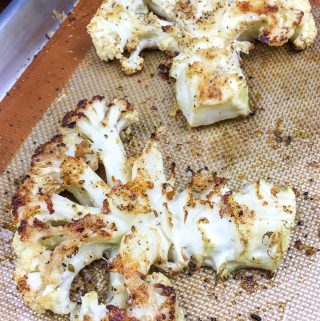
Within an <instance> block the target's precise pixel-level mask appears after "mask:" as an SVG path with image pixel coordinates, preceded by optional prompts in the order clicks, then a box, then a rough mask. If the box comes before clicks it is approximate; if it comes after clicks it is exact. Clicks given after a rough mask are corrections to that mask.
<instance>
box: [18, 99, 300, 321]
mask: <svg viewBox="0 0 320 321" xmlns="http://www.w3.org/2000/svg"><path fill="white" fill-rule="evenodd" d="M136 120H137V114H136V112H135V111H134V110H133V109H132V107H131V105H130V104H129V103H128V102H127V101H125V100H123V99H115V100H114V101H113V102H112V103H111V104H110V105H108V106H106V103H105V100H104V98H103V97H100V96H99V97H94V98H93V99H92V100H90V101H87V100H84V101H81V102H80V103H79V104H78V106H77V108H76V109H75V111H73V112H69V113H68V114H67V115H66V116H65V117H64V119H63V122H62V124H63V127H62V134H60V135H58V136H56V137H54V138H53V139H52V140H51V141H50V142H48V143H46V144H44V145H42V146H40V147H39V148H38V149H37V150H36V153H35V154H34V156H33V158H32V163H31V169H30V172H29V175H28V177H27V178H26V179H25V181H24V182H23V183H22V185H21V186H20V187H19V189H18V191H17V193H16V195H15V196H14V198H13V202H12V203H13V219H14V222H15V224H16V225H17V232H16V234H15V237H14V240H13V247H14V249H15V251H16V254H17V256H18V262H17V267H16V271H15V281H16V283H17V286H18V289H19V290H20V292H21V293H22V295H23V297H24V299H25V301H26V303H27V304H28V305H30V306H31V307H32V308H34V309H35V310H37V311H39V312H44V311H46V310H51V311H53V312H55V313H58V314H70V317H71V320H74V321H88V320H93V321H105V320H118V321H137V320H141V321H156V320H170V321H174V320H176V321H180V320H183V319H184V317H183V313H182V311H181V309H180V308H179V306H178V301H177V299H176V295H175V292H174V290H173V288H172V286H171V283H170V281H169V280H168V278H167V277H166V276H164V275H163V274H161V273H150V269H151V267H152V266H156V267H157V268H159V269H161V270H163V271H166V272H169V273H170V272H180V271H183V269H184V268H186V267H187V266H188V265H189V264H190V263H191V262H192V263H193V264H195V265H196V266H197V267H200V266H203V265H204V266H210V267H212V268H213V269H215V270H216V271H217V272H218V273H219V275H221V276H222V277H223V276H227V275H228V274H229V273H230V272H232V271H233V270H236V269H239V268H246V267H255V268H262V269H267V270H271V271H274V270H275V269H277V268H278V266H279V265H280V263H281V261H282V259H283V256H284V254H285V252H286V250H287V248H288V243H289V236H290V231H291V228H292V225H293V222H294V218H295V211H296V205H295V195H294V193H293V191H292V189H291V188H289V187H286V188H279V187H277V186H274V185H271V184H270V183H267V182H265V181H263V180H261V181H260V182H257V183H255V184H250V185H248V186H246V187H244V188H243V189H241V190H240V191H231V190H230V189H229V188H228V187H227V186H226V181H225V180H224V179H221V178H219V177H217V176H216V175H215V174H212V173H211V174H210V173H208V172H199V173H197V174H196V175H194V176H193V178H192V181H191V183H190V185H189V187H188V189H186V190H185V191H183V192H180V193H178V192H177V188H176V186H175V183H174V178H171V179H170V180H167V179H166V176H165V173H164V166H163V160H162V156H161V153H160V151H159V150H158V148H157V142H156V140H157V138H156V136H154V135H153V136H152V137H153V138H152V139H151V140H150V142H149V143H148V145H147V146H146V148H145V149H144V151H143V153H142V155H141V156H140V157H138V158H137V159H136V160H135V162H134V164H133V166H131V165H129V162H128V161H127V159H126V155H125V151H124V147H123V144H122V142H121V139H120V132H121V131H122V130H124V129H125V128H126V127H127V126H129V125H130V124H131V123H133V122H134V121H136ZM99 164H102V165H103V166H104V168H105V172H106V175H105V176H106V181H104V180H103V179H102V178H101V177H100V176H99V175H98V174H97V173H96V170H97V168H98V165H99ZM65 191H68V192H69V193H71V194H72V195H73V197H72V200H71V199H68V198H66V197H65V196H63V195H64V194H63V192H65ZM99 259H105V260H108V268H107V271H106V273H108V274H109V285H108V289H106V292H105V293H106V294H105V295H106V297H105V298H104V299H105V301H106V302H107V304H106V305H103V304H101V303H99V301H98V296H97V293H96V292H90V293H87V294H85V295H84V296H82V297H81V300H80V302H78V303H76V302H73V301H71V299H70V295H69V291H70V287H71V284H72V282H73V280H74V279H75V277H76V276H77V274H78V273H79V271H80V270H81V269H83V268H84V267H85V266H87V265H89V264H90V263H91V262H93V261H95V260H99Z"/></svg>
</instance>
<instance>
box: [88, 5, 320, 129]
mask: <svg viewBox="0 0 320 321" xmlns="http://www.w3.org/2000/svg"><path fill="white" fill-rule="evenodd" d="M88 32H89V34H90V35H91V38H92V41H93V44H94V46H95V48H96V51H97V54H98V56H99V57H100V58H101V59H103V60H106V61H107V60H110V59H115V58H117V59H120V62H121V65H122V69H123V71H124V72H125V73H126V74H132V73H135V72H137V71H140V70H141V69H142V67H143V58H142V57H140V56H139V54H140V52H141V51H142V50H143V49H145V48H159V49H160V50H164V51H171V52H174V53H176V54H177V56H176V57H175V58H174V59H173V64H172V68H171V71H170V76H171V77H173V78H175V79H176V99H177V103H178V107H179V108H180V109H181V110H182V112H183V114H184V115H185V117H186V119H187V121H188V123H189V124H190V125H191V126H200V125H208V124H212V123H215V122H218V121H220V120H224V119H230V118H235V117H238V116H241V115H242V116H245V115H248V114H249V113H250V112H251V110H250V107H249V103H248V88H247V83H246V80H245V77H244V75H243V72H242V70H241V68H240V60H241V59H240V53H241V52H243V53H249V50H250V49H252V48H253V45H252V44H251V41H253V40H254V39H259V40H260V41H262V42H264V43H266V44H268V45H270V46H281V45H283V44H284V43H286V42H288V41H291V42H292V43H293V45H294V46H295V47H296V48H297V49H304V48H306V47H308V46H310V45H311V44H312V42H313V40H314V39H315V36H316V33H317V30H316V26H315V21H314V19H313V17H312V14H311V7H310V4H309V1H308V0H254V1H253V0H251V1H244V0H235V1H230V0H222V1H221V0H219V1H217V0H210V1H203V0H199V1H189V0H145V1H142V0H105V1H104V2H103V4H102V6H101V7H100V9H99V10H98V11H97V13H96V15H95V16H94V17H93V19H92V21H91V23H90V24H89V26H88ZM126 51H127V53H126Z"/></svg>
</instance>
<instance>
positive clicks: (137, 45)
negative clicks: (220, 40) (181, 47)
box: [88, 0, 176, 74]
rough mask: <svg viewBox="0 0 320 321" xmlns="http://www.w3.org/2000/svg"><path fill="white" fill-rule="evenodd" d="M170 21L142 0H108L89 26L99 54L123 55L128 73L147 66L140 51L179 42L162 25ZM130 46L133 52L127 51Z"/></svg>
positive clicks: (106, 57) (122, 63)
mask: <svg viewBox="0 0 320 321" xmlns="http://www.w3.org/2000/svg"><path fill="white" fill-rule="evenodd" d="M166 25H169V23H168V22H166V21H162V20H160V19H159V18H158V17H157V16H155V15H154V14H153V13H152V12H149V11H148V9H147V7H146V6H145V4H144V2H143V1H141V0H124V1H115V0H112V1H105V2H104V3H103V4H102V6H101V7H100V8H99V10H98V11H97V13H96V15H95V16H94V18H93V19H92V20H91V22H90V24H89V26H88V32H89V34H90V35H91V37H92V40H93V43H94V45H95V47H96V49H97V53H98V55H99V57H100V58H101V59H103V60H105V61H108V60H112V59H115V58H117V59H120V62H121V65H122V69H123V71H124V73H126V74H133V73H135V72H137V71H140V70H141V69H142V68H143V58H142V57H140V56H139V54H140V52H141V51H142V50H144V49H146V48H158V47H161V43H162V42H163V43H164V44H165V47H168V46H171V47H172V50H175V49H176V44H175V42H174V41H173V39H172V38H171V37H170V35H168V34H166V33H165V32H163V30H162V27H163V26H166ZM125 50H127V51H128V52H129V53H130V55H129V57H128V58H127V57H126V56H125V55H124V52H125Z"/></svg>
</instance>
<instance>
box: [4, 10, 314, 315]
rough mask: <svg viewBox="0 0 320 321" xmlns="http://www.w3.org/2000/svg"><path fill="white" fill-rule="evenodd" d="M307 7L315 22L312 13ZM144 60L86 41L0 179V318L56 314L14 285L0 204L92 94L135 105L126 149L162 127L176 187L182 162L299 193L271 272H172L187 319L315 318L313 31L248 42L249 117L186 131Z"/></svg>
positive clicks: (183, 172) (170, 95)
mask: <svg viewBox="0 0 320 321" xmlns="http://www.w3.org/2000/svg"><path fill="white" fill-rule="evenodd" d="M314 14H315V17H316V20H317V23H318V28H319V22H320V10H319V9H316V10H314ZM144 57H145V69H144V71H143V72H141V73H139V74H137V75H134V76H131V77H128V76H124V75H123V74H122V72H121V70H120V68H119V65H118V63H117V62H111V63H107V64H106V63H104V62H102V61H100V60H99V58H98V57H97V55H96V54H95V52H94V49H93V48H92V49H91V50H90V51H89V52H88V53H87V55H86V56H85V58H84V59H83V61H82V62H81V64H80V65H79V67H78V68H77V69H76V71H75V72H74V74H73V75H72V77H71V78H70V80H69V81H68V83H67V85H66V86H65V87H64V88H63V90H62V91H61V92H60V94H59V95H58V96H57V98H56V99H55V101H54V102H53V104H52V105H51V106H50V107H49V109H48V110H47V112H45V114H44V116H43V117H42V119H41V120H40V121H39V122H38V123H37V125H36V126H35V127H34V129H33V130H32V133H31V134H30V135H29V136H28V138H27V139H26V140H25V141H24V143H23V145H22V146H21V148H20V149H19V151H18V152H17V154H16V155H15V157H14V159H13V160H12V162H11V163H10V164H9V166H8V168H7V169H6V172H5V173H4V174H3V175H2V176H1V177H0V198H1V202H0V204H1V226H2V228H1V230H0V302H1V304H0V320H4V321H6V320H21V321H22V320H28V321H29V320H30V321H31V320H32V321H33V320H61V319H63V318H62V317H58V316H55V315H52V314H50V313H48V314H46V315H41V316H39V315H37V314H36V313H34V312H32V311H31V310H30V309H29V308H28V307H27V306H25V305H24V304H23V302H22V300H21V298H20V296H19V294H18V292H17V290H16V288H15V285H14V283H13V281H12V272H13V270H14V264H15V262H14V260H15V257H14V254H13V252H12V249H11V246H10V242H11V237H12V231H10V229H11V226H10V208H9V206H8V203H9V202H10V198H11V196H12V193H13V192H14V190H15V184H16V180H17V179H18V178H19V177H20V175H23V174H25V173H27V170H28V166H29V160H30V157H31V155H32V153H33V151H34V149H35V147H36V146H37V145H38V144H40V143H43V142H45V141H47V140H48V139H50V138H51V136H52V135H54V134H56V132H57V129H58V126H59V120H60V119H61V118H62V117H63V115H64V114H65V112H66V111H68V110H70V109H73V108H74V106H75V104H76V103H77V101H78V100H80V99H82V98H89V97H92V96H94V95H97V94H100V95H105V96H106V97H108V99H112V98H113V97H114V96H128V99H129V100H130V102H131V103H132V104H133V105H134V107H135V108H136V109H137V111H138V112H139V115H140V123H139V124H138V125H135V126H134V127H133V138H132V139H131V141H130V142H128V143H126V148H127V151H128V154H129V155H137V154H139V153H140V152H141V150H142V149H143V147H144V146H145V144H146V142H147V140H148V137H149V136H150V134H151V133H152V132H153V131H154V128H156V127H159V126H160V125H165V126H166V128H167V135H166V136H165V137H164V138H163V140H162V141H161V149H162V152H163V154H164V157H165V159H166V163H167V165H169V164H170V162H172V161H174V162H175V163H176V165H177V183H178V185H179V186H180V187H184V186H185V185H186V183H187V181H188V179H189V176H190V168H191V169H193V170H197V169H199V168H201V167H204V166H208V167H209V169H211V170H214V171H217V172H218V173H219V174H220V175H223V176H225V177H227V178H229V180H230V185H231V186H233V187H238V186H241V185H243V184H244V183H245V182H248V181H253V180H257V179H259V178H268V179H270V180H271V181H272V182H275V183H278V184H290V185H292V186H293V187H294V188H295V189H296V190H297V191H298V193H299V197H298V213H299V220H298V221H299V222H297V224H296V228H295V231H294V235H293V240H292V242H291V246H290V249H289V251H288V255H287V257H286V259H285V261H284V262H283V264H282V266H281V268H280V270H279V271H278V272H277V273H276V274H275V275H274V276H270V275H267V274H266V273H262V272H260V271H245V272H241V273H236V274H233V275H232V276H231V277H230V279H228V280H227V281H218V282H216V275H215V273H214V272H213V271H212V270H210V269H201V270H200V271H198V272H194V273H186V274H182V275H178V276H174V277H172V280H173V281H174V286H175V288H176V290H177V292H178V295H179V301H180V304H181V306H182V307H183V308H184V311H185V313H186V315H187V319H188V320H199V319H201V320H219V321H221V320H223V321H235V320H237V321H241V320H250V315H251V314H256V315H259V316H260V317H261V319H262V320H268V321H269V320H270V321H280V320H288V321H289V320H291V321H297V320H299V321H300V320H310V321H318V320H320V317H319V310H320V262H319V253H318V254H313V255H307V254H310V253H309V252H308V251H306V247H305V245H307V246H312V247H314V248H316V249H317V248H319V247H320V243H319V241H320V238H319V227H320V221H319V218H320V215H319V204H320V201H319V200H320V188H319V187H320V180H319V179H320V159H319V155H320V144H319V143H320V135H319V134H320V129H319V123H320V113H319V108H320V79H319V75H320V39H319V37H318V38H317V41H316V43H315V44H314V46H313V47H312V48H310V49H307V50H306V51H303V52H296V51H294V50H293V49H292V48H291V47H290V45H286V46H284V47H281V48H269V47H267V46H264V45H261V44H257V45H256V49H255V50H253V51H251V53H250V55H249V56H246V57H243V58H244V59H243V62H244V70H245V73H246V76H247V79H248V82H249V86H250V101H251V106H253V107H254V109H255V110H256V112H255V113H254V115H252V116H250V117H248V118H245V119H236V120H230V121H225V122H222V123H219V124H215V125H212V126H207V127H203V128H196V129H190V128H188V125H187V123H186V121H185V119H184V118H183V116H182V115H181V114H180V113H178V114H177V116H176V117H172V116H169V113H170V111H171V109H172V108H173V106H174V86H173V85H174V82H173V81H171V80H169V81H168V80H164V79H162V77H160V76H159V74H158V66H159V64H160V63H162V62H164V61H165V59H166V57H165V55H164V54H162V53H160V52H156V51H154V52H145V54H144ZM35 90H37V89H36V88H35ZM26 98H27V97H26ZM297 241H298V242H297ZM299 242H300V243H302V244H303V246H298V245H299V244H300V243H299ZM311 252H312V251H311ZM311 254H312V253H311Z"/></svg>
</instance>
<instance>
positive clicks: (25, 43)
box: [0, 0, 76, 100]
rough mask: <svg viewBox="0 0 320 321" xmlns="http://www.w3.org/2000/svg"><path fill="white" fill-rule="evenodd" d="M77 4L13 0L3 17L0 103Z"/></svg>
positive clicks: (71, 0) (0, 22)
mask: <svg viewBox="0 0 320 321" xmlns="http://www.w3.org/2000/svg"><path fill="white" fill-rule="evenodd" d="M75 3H76V0H50V1H47V0H13V1H12V2H11V3H10V4H9V5H8V6H7V7H6V9H5V10H4V11H3V12H2V13H1V14H0V43H1V46H0V57H1V59H0V100H1V99H2V98H3V97H4V95H5V94H6V92H7V91H8V90H9V89H10V88H11V87H12V86H13V85H14V83H15V82H16V80H17V79H18V78H19V77H20V75H21V74H22V73H23V71H24V70H25V69H26V67H27V66H28V65H29V64H30V63H31V61H32V60H33V58H34V56H35V55H36V54H37V53H38V52H39V51H40V50H41V49H42V48H43V46H44V45H45V44H46V43H47V42H48V40H49V35H51V34H52V32H54V31H55V30H57V29H58V27H59V25H60V23H61V17H62V16H63V15H62V13H64V14H68V13H69V12H70V11H71V10H72V9H73V6H74V4H75ZM54 12H56V13H58V16H59V17H57V15H56V14H55V13H54Z"/></svg>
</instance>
